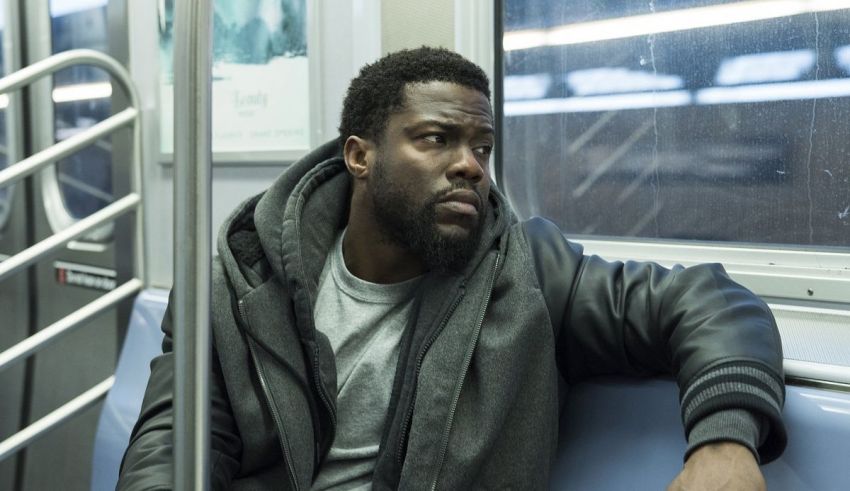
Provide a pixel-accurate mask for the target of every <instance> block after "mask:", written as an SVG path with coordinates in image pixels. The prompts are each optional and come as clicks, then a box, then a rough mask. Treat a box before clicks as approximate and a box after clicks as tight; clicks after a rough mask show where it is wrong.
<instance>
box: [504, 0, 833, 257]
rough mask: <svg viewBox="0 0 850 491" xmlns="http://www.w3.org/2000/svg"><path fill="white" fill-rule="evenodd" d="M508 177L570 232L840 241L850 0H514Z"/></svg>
mask: <svg viewBox="0 0 850 491" xmlns="http://www.w3.org/2000/svg"><path fill="white" fill-rule="evenodd" d="M504 12H505V14H504V15H505V17H504V26H505V33H504V49H505V51H504V53H503V54H504V70H505V78H504V80H503V82H504V98H505V103H504V114H505V121H504V125H503V131H504V148H503V159H504V160H503V185H504V187H505V189H506V191H507V193H508V194H509V196H510V197H511V199H512V201H513V202H514V204H515V206H516V208H517V209H518V211H519V212H520V213H521V214H523V215H525V216H530V215H541V216H546V217H548V218H550V219H552V220H554V221H555V222H556V223H558V225H560V226H561V227H562V229H563V230H564V231H566V232H567V233H568V234H570V235H587V236H607V237H617V238H640V239H673V240H700V241H723V242H744V243H750V244H764V245H785V246H807V247H811V246H815V247H847V246H848V244H850V124H848V121H850V2H846V1H836V2H807V1H798V2H794V1H782V2H779V1H777V2H771V1H761V2H752V1H746V2H718V1H706V0H687V1H683V0H675V1H674V0H654V1H653V0H650V1H642V2H636V1H629V2H600V1H597V0H579V1H571V2H567V1H565V0H534V1H531V0H505V10H504Z"/></svg>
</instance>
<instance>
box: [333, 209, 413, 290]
mask: <svg viewBox="0 0 850 491" xmlns="http://www.w3.org/2000/svg"><path fill="white" fill-rule="evenodd" d="M357 201H360V200H358V199H356V198H354V199H353V200H352V204H351V211H350V213H349V216H348V228H347V230H346V232H345V238H344V239H343V241H342V253H343V257H344V258H345V266H346V268H348V271H349V272H351V274H353V275H354V276H356V277H358V278H360V279H361V280H364V281H369V282H371V283H384V284H387V283H399V282H402V281H405V280H409V279H411V278H415V277H417V276H419V275H421V274H423V273H424V272H425V265H424V263H423V262H422V260H421V259H420V258H419V257H418V256H416V255H414V254H413V253H411V252H410V251H409V250H408V249H406V248H404V247H402V246H401V245H399V244H397V243H396V242H395V241H393V240H391V239H389V238H388V237H387V234H386V233H385V232H384V231H383V229H382V228H381V227H380V226H379V225H378V223H377V222H375V220H374V215H372V214H371V213H369V212H368V211H365V212H364V210H367V208H366V207H364V205H365V203H358V202H357ZM367 206H368V205H367ZM357 210H361V211H360V212H358V211H357Z"/></svg>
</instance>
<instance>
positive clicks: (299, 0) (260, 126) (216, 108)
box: [159, 0, 317, 162]
mask: <svg viewBox="0 0 850 491" xmlns="http://www.w3.org/2000/svg"><path fill="white" fill-rule="evenodd" d="M308 3H310V2H308V0H215V1H214V3H213V6H214V19H213V66H212V77H213V83H212V101H213V102H212V106H213V108H212V146H213V161H214V162H240V161H249V162H261V161H278V162H279V161H285V160H291V159H293V158H294V157H296V156H299V155H301V154H303V153H305V152H306V151H307V150H309V149H310V148H311V145H312V144H313V142H312V141H311V138H310V136H311V134H312V133H313V132H312V131H311V128H313V126H315V125H316V124H317V121H315V119H314V117H313V114H314V113H315V111H311V101H312V100H313V98H314V94H311V88H310V80H311V72H312V71H313V70H312V67H313V66H316V63H315V60H311V59H310V58H309V57H308V38H309V37H310V36H309V31H310V30H311V29H310V26H311V24H310V23H309V22H308V12H307V10H308ZM173 19H174V0H160V3H159V59H160V75H159V99H160V101H159V102H160V103H159V107H160V125H159V126H160V150H161V153H162V157H163V158H162V160H165V161H170V157H171V155H172V154H173V152H174V141H173V140H174V71H173V67H174V43H173V28H174V21H173Z"/></svg>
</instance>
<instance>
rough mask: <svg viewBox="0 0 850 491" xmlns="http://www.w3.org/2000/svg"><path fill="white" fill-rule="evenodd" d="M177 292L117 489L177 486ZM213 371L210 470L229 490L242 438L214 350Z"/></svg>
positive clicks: (214, 479)
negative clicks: (174, 335)
mask: <svg viewBox="0 0 850 491" xmlns="http://www.w3.org/2000/svg"><path fill="white" fill-rule="evenodd" d="M173 299H174V297H173V293H172V296H171V297H170V298H169V302H168V309H167V310H166V312H165V317H164V319H163V321H162V330H163V332H164V333H165V338H164V339H163V341H162V352H163V354H162V355H160V356H158V357H156V358H154V359H153V361H151V374H150V379H149V380H148V386H147V389H146V390H145V397H144V401H143V402H142V409H141V413H140V414H139V419H138V421H137V422H136V425H135V427H134V428H133V432H132V433H131V435H130V444H129V447H128V448H127V451H126V452H125V453H124V459H123V460H122V462H121V472H120V476H119V479H118V485H117V486H116V489H119V490H127V491H142V490H146V491H147V490H164V489H172V488H173V481H174V475H173V474H174V467H173V458H174V457H173V452H172V448H173V444H172V440H173V421H174V411H173V409H174V408H173V399H174V397H173V396H174V353H173V352H172V332H173V330H172V322H173V317H172V312H171V306H172V303H173ZM211 364H212V371H211V373H210V378H209V380H210V384H209V391H210V401H211V405H210V428H211V447H212V448H211V452H210V472H211V481H210V483H211V487H212V489H228V486H229V483H230V481H231V479H232V478H233V476H234V475H235V474H236V473H237V472H238V470H239V455H240V453H241V451H242V444H241V440H240V438H239V435H238V431H237V429H236V425H235V423H234V421H233V417H232V415H231V411H230V403H229V401H228V398H227V392H226V390H225V387H224V382H223V379H222V374H221V367H220V366H219V363H218V357H217V356H216V354H215V352H213V356H212V363H211Z"/></svg>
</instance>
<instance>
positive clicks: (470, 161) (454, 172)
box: [448, 147, 486, 183]
mask: <svg viewBox="0 0 850 491" xmlns="http://www.w3.org/2000/svg"><path fill="white" fill-rule="evenodd" d="M484 165H486V161H485V162H484ZM484 174H485V171H484V167H483V165H482V162H480V161H479V159H478V157H477V156H476V155H475V152H474V151H473V150H472V149H471V148H469V147H463V148H460V149H458V151H457V152H456V156H455V157H454V161H453V162H452V164H451V165H450V166H449V169H448V177H449V180H454V179H458V178H459V179H464V180H467V181H470V182H473V183H478V182H479V181H481V180H482V179H483V178H484Z"/></svg>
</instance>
